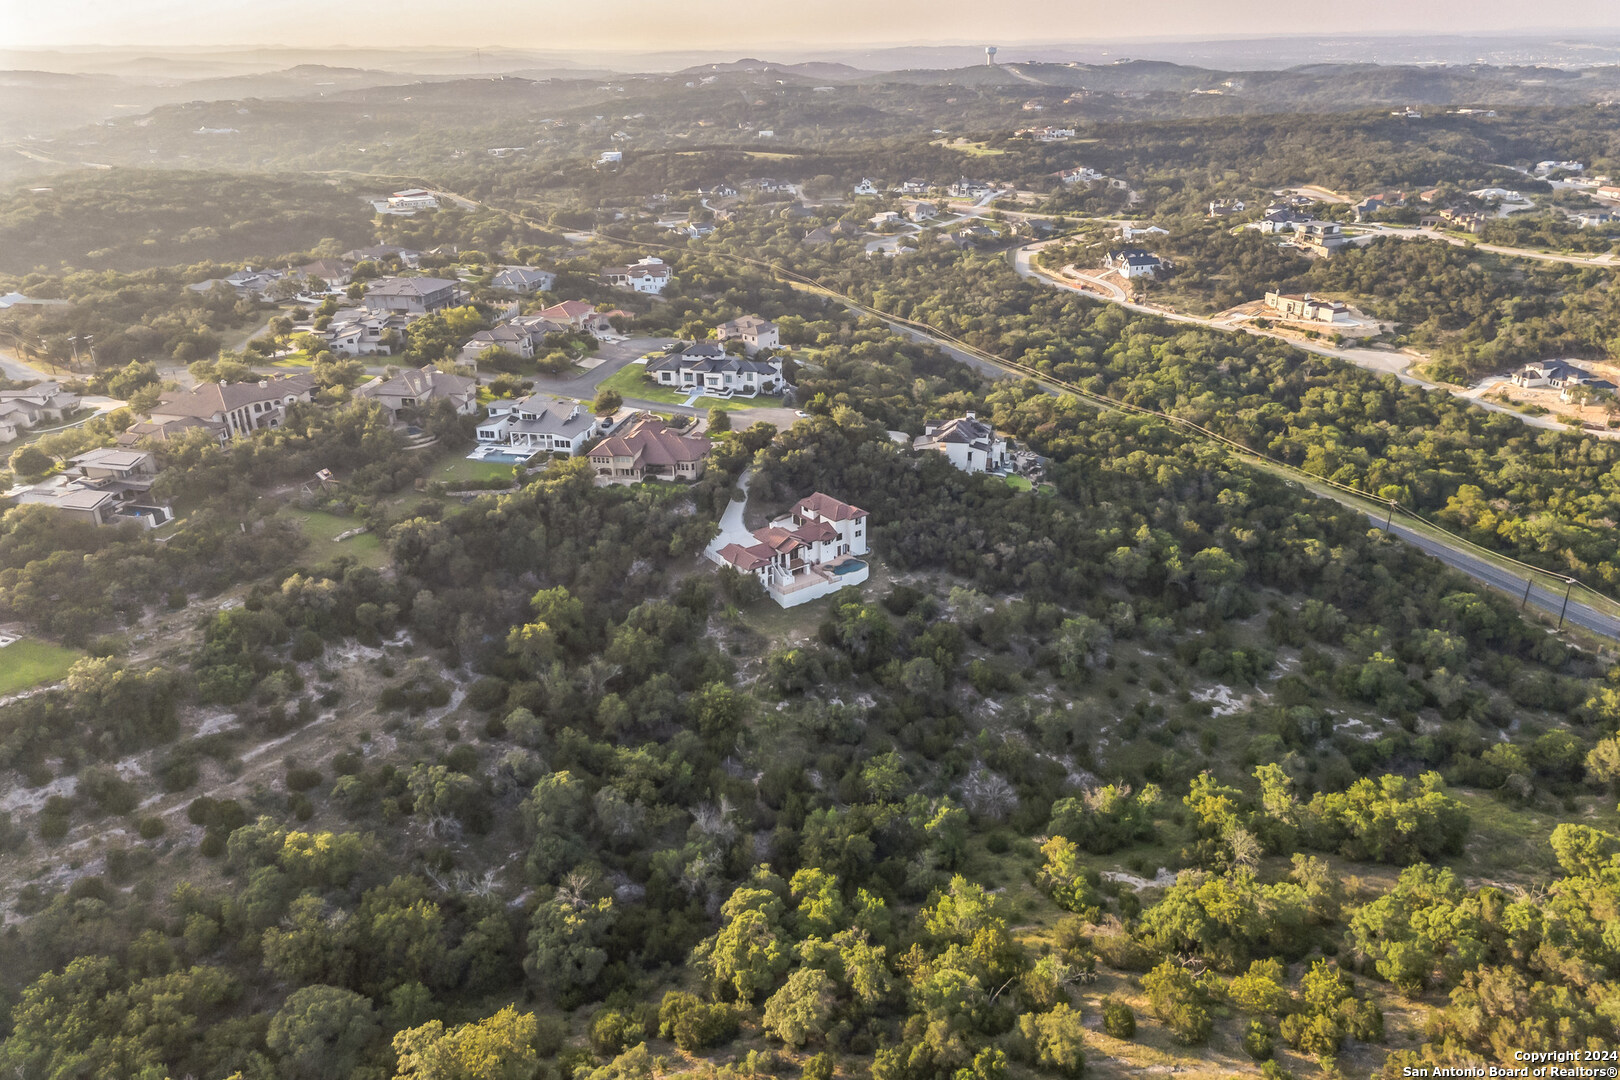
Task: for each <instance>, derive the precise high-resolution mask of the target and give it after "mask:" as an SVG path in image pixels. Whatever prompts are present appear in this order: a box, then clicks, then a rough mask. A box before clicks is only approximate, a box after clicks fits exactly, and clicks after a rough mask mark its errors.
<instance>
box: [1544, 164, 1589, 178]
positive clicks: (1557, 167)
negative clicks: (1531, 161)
mask: <svg viewBox="0 0 1620 1080" xmlns="http://www.w3.org/2000/svg"><path fill="white" fill-rule="evenodd" d="M1585 171H1586V166H1585V165H1583V164H1582V163H1581V162H1579V161H1538V162H1536V167H1535V174H1536V175H1537V176H1546V175H1547V174H1548V173H1555V172H1569V173H1578V172H1585Z"/></svg>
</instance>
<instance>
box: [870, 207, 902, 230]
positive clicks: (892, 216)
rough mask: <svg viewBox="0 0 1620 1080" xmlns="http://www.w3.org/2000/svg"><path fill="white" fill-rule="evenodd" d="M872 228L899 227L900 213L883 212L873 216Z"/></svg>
mask: <svg viewBox="0 0 1620 1080" xmlns="http://www.w3.org/2000/svg"><path fill="white" fill-rule="evenodd" d="M871 221H872V226H873V227H874V228H878V227H881V226H884V225H898V224H899V223H900V212H899V211H898V210H882V211H879V212H878V213H876V214H873V215H872V218H871Z"/></svg>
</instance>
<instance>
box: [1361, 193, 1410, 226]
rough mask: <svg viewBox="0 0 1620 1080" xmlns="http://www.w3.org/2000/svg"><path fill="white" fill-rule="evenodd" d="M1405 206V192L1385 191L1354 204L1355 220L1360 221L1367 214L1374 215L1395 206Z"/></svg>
mask: <svg viewBox="0 0 1620 1080" xmlns="http://www.w3.org/2000/svg"><path fill="white" fill-rule="evenodd" d="M1405 205H1406V192H1404V191H1385V192H1381V193H1379V194H1377V195H1369V196H1367V197H1366V198H1365V199H1362V200H1361V201H1360V202H1359V203H1357V204H1356V206H1355V210H1356V220H1358V221H1359V220H1361V218H1363V217H1365V216H1366V215H1368V214H1376V213H1377V212H1378V211H1380V210H1389V209H1391V208H1393V207H1396V206H1405Z"/></svg>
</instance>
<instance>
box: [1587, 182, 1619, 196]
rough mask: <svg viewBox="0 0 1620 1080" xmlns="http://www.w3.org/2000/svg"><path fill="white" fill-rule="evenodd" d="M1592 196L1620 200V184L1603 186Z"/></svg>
mask: <svg viewBox="0 0 1620 1080" xmlns="http://www.w3.org/2000/svg"><path fill="white" fill-rule="evenodd" d="M1592 194H1594V195H1596V196H1597V197H1598V198H1600V199H1620V184H1603V185H1602V186H1600V187H1599V188H1598V189H1597V190H1596V191H1594V192H1593V193H1592Z"/></svg>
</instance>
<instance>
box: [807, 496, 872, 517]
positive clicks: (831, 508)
mask: <svg viewBox="0 0 1620 1080" xmlns="http://www.w3.org/2000/svg"><path fill="white" fill-rule="evenodd" d="M794 513H796V514H798V515H799V516H800V517H809V516H811V515H814V516H816V517H821V518H827V519H829V520H831V521H849V520H851V519H853V518H863V517H866V516H867V512H866V511H865V510H862V509H861V508H860V507H858V506H851V505H850V504H849V503H847V502H840V501H838V500H837V499H835V498H833V497H832V496H831V495H824V494H822V493H821V492H819V491H818V492H816V493H815V494H814V495H810V496H807V497H806V498H803V499H800V500H799V503H798V506H797V507H795V508H794Z"/></svg>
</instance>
